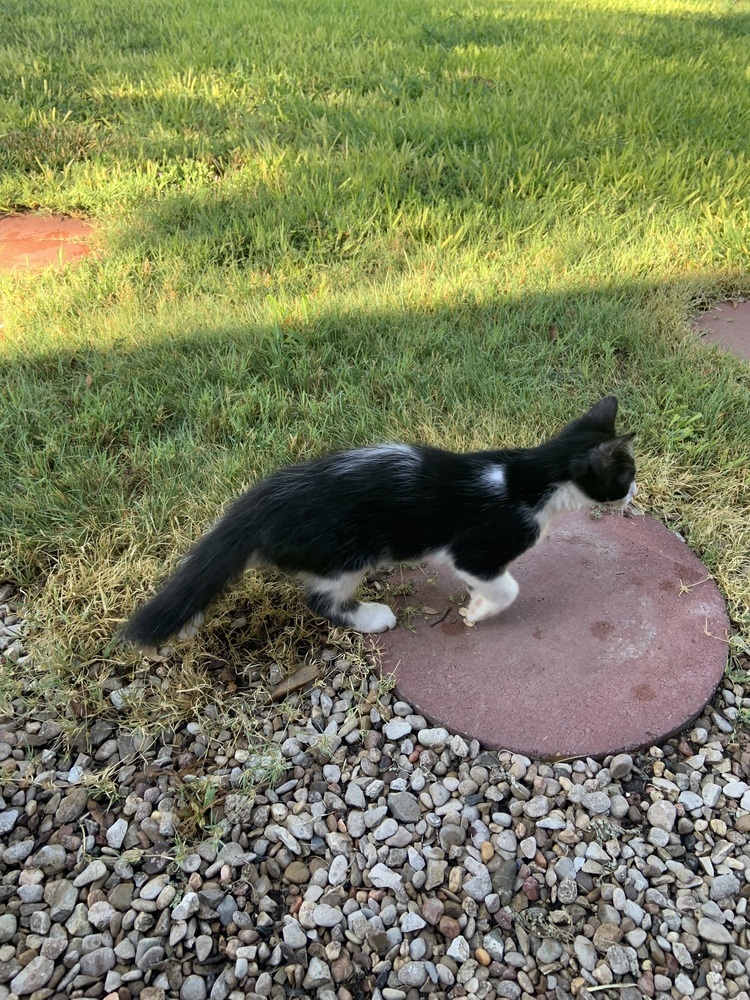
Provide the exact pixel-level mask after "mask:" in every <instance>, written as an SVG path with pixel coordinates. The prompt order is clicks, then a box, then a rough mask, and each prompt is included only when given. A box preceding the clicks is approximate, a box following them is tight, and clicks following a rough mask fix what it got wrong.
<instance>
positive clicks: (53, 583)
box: [0, 0, 750, 727]
mask: <svg viewBox="0 0 750 1000" xmlns="http://www.w3.org/2000/svg"><path fill="white" fill-rule="evenodd" d="M748 31H750V4H748V3H747V2H746V0H740V2H734V3H728V2H711V0H700V2H699V0H694V2H689V0H667V2H664V3H660V4H659V5H658V7H657V6H656V5H654V4H653V3H651V2H646V0H632V2H628V0H609V2H607V0H585V2H580V0H578V2H571V0H560V2H558V3H555V4H551V3H535V2H526V0H514V2H505V3H503V2H496V0H493V2H489V0H456V2H454V3H452V4H450V5H447V4H442V3H437V2H434V0H433V2H424V0H419V2H417V0H398V2H395V0H382V2H380V3H377V4H375V3H372V2H369V0H355V2H351V3H343V2H340V0H318V2H315V3H310V2H306V3H303V2H301V0H285V2H283V3H282V2H278V0H252V2H250V0H228V2H226V3H223V4H219V3H214V2H209V0H205V2H202V3H193V4H190V3H188V2H186V0H152V2H151V3H149V4H143V3H141V2H136V0H123V2H122V3H118V4H116V5H108V4H107V5H105V4H93V3H91V2H89V0H59V2H57V3H55V4H50V3H48V2H46V0H6V3H5V4H4V5H3V9H2V11H0V123H2V124H0V210H3V211H16V210H25V209H40V210H44V211H59V212H67V213H71V214H75V215H80V216H91V217H94V218H96V219H97V220H99V221H100V225H99V228H98V230H97V244H98V253H97V255H96V257H95V258H93V259H90V260H89V261H87V262H86V263H85V264H83V265H81V266H78V267H76V268H73V269H69V270H66V271H64V272H54V271H50V272H45V273H44V274H41V275H35V276H29V275H23V274H16V275H13V276H7V275H6V276H2V277H0V316H1V317H2V320H3V323H4V326H3V327H2V328H1V329H0V366H1V367H2V370H1V372H0V378H1V379H2V381H1V383H0V384H2V406H1V407H0V434H1V435H2V442H3V449H4V450H3V461H2V463H1V464H0V559H1V561H0V572H1V573H2V575H3V576H4V577H5V578H7V579H10V580H13V581H15V582H16V583H18V584H20V585H21V586H22V588H23V589H24V591H25V592H26V593H27V595H28V600H29V606H30V609H31V614H32V618H33V621H34V625H35V633H34V639H33V644H32V645H33V648H34V649H35V659H36V663H37V666H36V667H35V668H31V667H30V666H29V664H28V663H25V664H23V665H22V667H20V668H18V667H15V668H14V667H13V666H12V665H10V664H6V666H5V667H4V673H3V680H2V685H1V686H2V690H3V693H4V696H5V698H6V701H7V700H8V699H12V698H14V697H18V696H19V695H20V694H21V693H22V692H25V693H26V695H27V696H30V697H31V698H32V699H33V698H39V697H44V698H46V699H47V701H48V703H49V705H50V707H51V708H53V709H54V710H56V711H58V712H59V713H61V717H63V718H65V719H67V720H68V722H69V723H70V725H71V726H73V725H78V724H80V721H81V720H90V719H91V718H93V717H94V716H95V715H97V714H98V713H101V712H110V713H111V712H113V711H114V710H113V708H112V706H111V704H110V702H109V700H108V697H107V695H108V683H109V682H108V678H112V677H120V678H122V677H125V676H130V673H129V672H131V671H135V674H134V676H136V677H138V678H140V687H139V691H141V693H142V696H141V697H140V700H138V704H137V705H136V704H135V702H134V704H133V707H132V712H130V714H128V710H126V711H125V712H124V714H121V716H120V718H121V720H122V724H123V725H124V726H128V725H130V726H133V727H136V726H140V727H142V726H145V725H147V724H148V723H149V720H150V721H151V722H156V721H158V720H157V719H156V718H155V716H154V706H155V705H157V704H158V705H159V706H160V710H161V711H162V712H163V715H162V716H160V719H162V720H163V719H166V718H168V717H171V718H173V719H177V718H185V717H193V715H195V714H200V713H203V712H204V711H205V708H206V705H207V704H209V703H213V702H214V701H216V699H217V698H220V699H222V704H223V705H224V707H225V708H226V714H224V715H222V717H221V719H222V724H227V725H230V726H231V725H232V724H234V723H233V722H232V720H233V719H234V720H235V722H236V720H237V719H238V718H240V717H241V716H242V714H243V702H242V698H241V696H239V695H237V696H233V695H231V694H230V693H228V692H227V693H224V694H222V695H221V696H219V695H217V688H216V684H215V680H214V676H213V674H211V672H210V670H209V669H208V667H206V666H205V662H206V659H207V657H208V659H209V660H210V659H211V657H213V656H215V655H216V654H217V653H221V655H224V656H228V657H229V658H230V659H231V657H232V656H233V657H234V658H235V659H234V666H236V667H237V669H240V668H242V667H243V665H246V664H247V662H248V660H251V661H253V662H256V661H258V662H261V664H267V663H268V662H270V661H273V662H276V663H277V664H278V665H280V668H281V669H282V670H284V669H289V668H291V667H293V666H294V665H295V664H296V663H298V662H299V661H300V660H301V659H304V658H305V657H311V656H314V655H315V651H316V649H317V648H319V646H320V645H321V643H325V642H330V641H333V640H332V639H331V637H329V636H328V634H327V631H326V630H325V629H320V628H318V629H317V630H315V629H314V628H313V627H312V626H311V625H310V623H309V622H308V621H307V620H306V618H305V616H304V615H303V613H302V612H301V611H300V608H299V605H298V604H297V603H296V598H295V597H294V596H293V593H292V592H291V591H289V590H288V589H286V588H285V587H284V586H283V585H282V584H273V585H271V586H270V588H264V586H263V585H262V582H260V581H258V580H256V579H253V578H248V580H247V581H246V585H245V587H244V589H240V590H237V591H235V592H234V593H233V594H232V595H231V597H229V598H227V600H226V601H225V602H224V604H223V605H222V606H221V607H220V609H219V610H220V611H222V615H221V616H219V617H218V618H217V619H216V620H214V622H213V624H212V625H211V626H210V627H209V628H208V629H206V630H205V632H203V633H201V635H200V636H199V639H198V640H196V641H195V642H193V643H188V644H184V645H182V646H180V647H178V650H177V652H176V653H175V654H174V655H173V656H172V657H168V658H167V659H166V660H165V662H163V663H160V664H156V665H152V667H151V668H150V669H149V670H148V671H145V672H144V668H143V667H142V665H141V664H140V663H139V661H138V658H137V657H136V656H135V654H132V653H126V652H122V651H120V650H117V649H116V648H115V647H114V646H113V644H112V641H111V640H112V638H113V635H114V633H115V631H116V629H117V628H118V626H119V624H120V623H121V622H122V621H123V619H124V618H125V616H127V615H128V614H129V612H130V611H131V610H132V608H133V607H134V605H135V603H136V602H137V601H138V600H140V599H141V598H142V597H143V596H144V595H145V594H147V593H148V592H149V591H150V589H151V588H152V587H153V585H154V584H155V583H156V582H157V581H158V580H159V579H161V578H162V576H163V575H164V573H165V571H166V568H167V566H169V565H173V564H174V561H175V560H176V558H177V557H178V556H179V555H180V554H181V553H182V552H183V551H184V549H185V547H186V546H187V544H188V543H189V541H190V540H191V539H192V538H194V537H195V536H196V535H197V534H198V533H200V532H201V531H202V530H203V529H204V528H205V527H206V525H207V524H209V523H210V522H211V520H212V519H213V518H214V517H215V516H216V514H217V512H218V511H219V510H220V508H221V506H222V505H223V504H224V503H225V502H226V501H227V500H229V499H230V498H231V497H232V496H233V495H234V494H235V493H236V492H237V491H239V490H240V489H241V488H243V487H244V486H245V485H247V484H249V483H251V482H253V481H254V480H255V479H256V478H257V477H258V476H260V475H262V474H263V473H266V472H268V471H270V470H271V469H273V468H274V467H276V466H278V465H279V464H282V463H285V462H288V461H292V460H296V459H300V458H304V457H308V456H312V455H315V454H318V453H320V452H323V451H325V450H328V449H332V448H335V447H339V446H343V445H347V444H352V443H355V444H357V443H364V442H374V441H381V440H385V439H398V440H421V441H426V442H429V443H436V444H440V445H445V446H448V447H452V448H457V449H462V448H479V447H490V446H493V445H504V444H509V443H515V444H521V445H527V444H533V443H536V442H537V441H539V440H540V438H541V437H543V436H545V435H547V434H550V433H551V432H553V431H554V429H556V428H557V427H559V426H560V425H561V424H562V423H563V422H565V421H566V420H568V419H570V418H571V417H573V416H575V415H577V414H578V413H579V412H581V411H582V410H583V409H585V408H586V407H587V406H588V405H589V404H590V403H591V402H593V401H594V400H595V399H597V398H598V397H599V396H601V395H604V394H608V393H616V394H617V395H618V396H619V397H620V400H621V414H622V415H621V426H622V427H623V429H624V430H635V431H636V432H637V435H638V437H637V449H638V461H639V488H640V495H639V502H641V503H642V506H643V508H644V509H645V510H647V511H649V512H651V513H653V514H654V515H655V516H657V517H658V518H660V519H662V520H664V521H665V522H666V523H668V524H669V525H670V527H673V528H676V529H678V530H679V531H680V532H682V533H683V534H684V535H685V536H686V537H687V539H688V540H689V542H690V544H691V546H692V547H693V548H694V549H695V551H696V552H698V554H699V555H700V556H701V557H702V558H703V559H704V561H705V562H706V563H707V565H708V567H709V569H710V571H711V573H712V574H713V575H714V576H715V578H716V580H717V582H718V584H719V586H720V587H721V589H722V591H723V593H724V594H725V595H726V597H727V600H728V603H729V608H730V612H731V615H732V619H733V622H734V624H735V626H736V629H737V633H738V634H737V638H736V639H735V640H734V642H735V644H736V647H737V648H740V646H741V645H742V643H750V611H748V603H749V601H750V583H749V582H748V581H749V579H750V463H749V462H748V456H749V455H750V391H748V390H750V374H749V371H750V370H749V369H748V367H747V366H745V365H743V364H742V363H741V362H739V361H737V360H735V359H733V358H730V357H725V356H720V355H718V354H716V353H713V352H709V351H707V350H706V349H704V348H703V347H701V346H700V345H698V344H696V343H695V342H694V341H693V339H692V338H691V335H690V320H691V318H692V317H693V316H694V315H695V314H696V312H697V311H699V309H700V308H701V307H702V306H705V305H707V304H708V302H710V301H712V300H714V299H716V298H721V297H723V296H727V295H742V294H745V295H747V294H750V269H749V268H748V254H749V252H750V217H749V203H748V192H750V77H749V76H748V63H747V58H746V44H745V43H746V39H747V37H748ZM272 599H274V600H275V604H274V603H273V600H272ZM237 615H243V616H246V617H247V616H248V615H249V616H250V626H248V628H250V632H248V633H245V638H244V639H243V641H242V642H239V643H237V642H233V643H232V646H230V644H229V643H228V641H227V625H228V623H229V621H230V620H231V618H232V617H233V616H237ZM253 615H255V617H253ZM259 636H260V637H261V638H263V636H265V638H264V639H263V641H262V642H261V640H260V639H259ZM334 638H336V637H334ZM338 640H339V641H340V642H341V643H343V644H344V645H346V644H347V642H354V640H348V639H347V638H346V637H338ZM355 645H356V643H355ZM231 648H234V650H235V651H234V652H233V653H229V652H228V650H230V649H231ZM356 652H357V650H356V649H353V650H352V655H356ZM154 698H158V701H154V700H153V699H154ZM15 707H16V710H17V711H21V709H22V705H21V702H16V706H15ZM227 720H229V721H227ZM236 724H237V725H239V724H240V723H239V722H236Z"/></svg>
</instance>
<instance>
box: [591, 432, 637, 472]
mask: <svg viewBox="0 0 750 1000" xmlns="http://www.w3.org/2000/svg"><path fill="white" fill-rule="evenodd" d="M634 437H635V432H632V433H630V434H621V435H620V436H619V437H615V438H610V440H609V441H603V442H602V443H601V444H598V445H597V446H596V448H594V449H592V458H593V459H594V461H595V462H598V463H600V464H602V465H609V464H611V462H612V461H613V459H614V458H615V457H616V456H617V455H618V454H621V453H622V452H627V454H629V455H632V454H633V445H632V441H633V438H634Z"/></svg>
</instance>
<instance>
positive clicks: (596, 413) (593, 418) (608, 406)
mask: <svg viewBox="0 0 750 1000" xmlns="http://www.w3.org/2000/svg"><path fill="white" fill-rule="evenodd" d="M616 416H617V396H605V397H604V399H600V400H599V402H598V403H594V405H593V406H592V407H591V409H590V410H589V411H588V413H584V415H583V416H582V417H581V423H585V424H588V425H589V426H593V427H599V428H601V430H603V431H608V432H609V433H611V434H614V432H615V417H616Z"/></svg>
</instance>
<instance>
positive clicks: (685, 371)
mask: <svg viewBox="0 0 750 1000" xmlns="http://www.w3.org/2000/svg"><path fill="white" fill-rule="evenodd" d="M720 288H721V279H720V278H718V277H717V276H715V275H712V276H708V275H706V276H704V277H703V279H701V278H698V277H695V278H691V279H690V280H686V281H684V282H674V283H665V284H658V283H649V282H642V283H621V284H618V283H616V282H613V283H612V285H611V286H610V287H608V288H606V289H590V290H586V289H583V290H578V291H565V292H558V293H549V294H537V295H524V294H522V293H521V294H517V295H511V296H506V297H497V298H496V300H495V301H493V302H492V303H490V304H486V303H484V304H477V303H476V301H474V300H472V299H471V298H468V297H467V299H466V301H464V302H461V301H458V302H453V303H451V304H449V305H427V306H425V308H424V309H419V308H414V309H403V310H400V311H398V310H395V311H390V310H389V311H378V310H371V311H366V310H358V311H350V312H345V311H341V310H337V309H335V308H332V309H327V308H326V307H325V305H322V304H320V305H318V306H317V307H316V308H315V309H314V310H313V312H312V314H311V316H310V317H308V318H307V319H305V318H299V317H296V318H295V317H293V316H289V317H287V318H282V319H281V320H280V321H279V322H276V323H270V324H268V325H265V326H261V325H254V326H253V325H243V324H241V323H231V322H228V323H224V324H222V325H220V324H218V323H217V324H216V325H214V326H211V325H207V326H206V327H195V326H194V327H193V328H192V329H190V328H189V327H188V328H187V329H182V326H181V324H182V322H183V321H184V320H185V316H184V315H176V316H175V318H174V322H173V323H170V324H168V325H167V326H166V327H165V326H164V325H162V327H161V328H160V329H158V330H156V331H153V332H152V333H149V332H146V331H144V336H147V337H148V341H147V342H146V341H145V340H144V342H141V343H132V342H131V343H129V344H128V345H127V346H121V345H118V344H113V345H112V346H111V347H108V348H95V347H87V346H83V345H81V346H75V347H70V348H63V349H58V350H55V351H52V352H42V353H39V354H32V353H29V352H25V353H24V355H23V356H18V357H16V358H14V359H13V360H12V361H10V362H8V361H6V362H4V363H3V364H2V365H0V378H2V380H3V385H4V391H5V406H4V409H3V416H2V425H1V429H2V435H3V446H4V462H3V472H2V476H1V477H0V493H1V494H2V498H3V499H2V503H1V504H0V509H1V510H2V514H1V515H0V521H2V523H3V532H2V536H3V538H4V542H5V544H4V546H3V547H4V549H5V556H6V560H5V566H6V570H5V572H6V573H9V574H10V575H12V576H14V577H16V578H18V579H21V580H23V581H24V582H29V581H30V579H31V578H33V575H34V573H35V572H39V571H42V570H43V569H44V568H45V567H47V568H48V567H49V566H50V564H51V563H50V561H51V562H55V561H56V559H57V558H58V557H60V555H61V554H62V553H64V552H65V551H66V549H69V548H70V547H71V546H73V547H75V546H77V545H80V544H82V543H83V541H84V540H85V539H86V538H90V537H92V534H93V535H96V533H98V532H101V531H102V530H105V529H109V528H112V527H113V526H116V525H118V524H120V523H127V524H128V525H129V526H130V527H129V529H128V530H129V531H133V532H135V535H136V536H137V534H139V533H140V532H141V531H142V532H143V533H144V537H148V538H149V539H150V540H151V542H150V543H153V542H154V540H155V539H156V538H158V537H159V536H161V537H162V538H163V539H164V545H165V551H166V549H167V548H168V547H169V543H168V541H167V540H166V539H167V537H168V536H169V535H170V533H171V532H172V531H173V524H174V520H173V519H174V518H175V516H179V517H180V518H181V519H183V520H184V519H187V520H188V521H193V522H196V523H203V524H205V522H206V521H207V520H209V519H210V517H211V516H212V513H210V512H213V511H215V510H216V509H218V507H220V506H221V505H223V504H224V503H225V502H226V501H227V500H229V499H230V497H231V496H232V495H233V494H234V493H236V492H237V491H238V490H240V489H241V488H242V487H243V486H244V485H246V484H247V483H248V481H251V480H254V479H256V478H258V477H259V476H260V475H263V474H265V473H267V472H268V471H270V470H271V469H272V468H274V467H276V466H278V465H281V464H284V463H286V462H289V461H296V460H300V459H304V458H308V457H311V456H313V455H315V454H319V453H321V452H324V451H327V450H331V449H334V448H338V447H345V446H348V445H351V444H362V443H367V442H375V441H380V440H387V439H392V438H397V439H402V440H404V439H405V440H422V441H426V442H428V443H433V444H437V445H444V446H446V447H452V448H457V449H464V448H465V449H471V448H482V447H493V446H501V445H508V444H520V445H529V444H533V443H536V442H538V441H539V440H540V439H541V438H543V437H545V436H548V435H549V434H551V433H552V432H554V430H555V429H556V428H557V427H559V426H561V425H562V424H563V423H564V422H565V421H567V420H569V419H571V418H572V417H573V416H575V415H576V414H577V413H578V412H581V411H583V410H584V409H585V408H586V407H587V406H588V405H590V403H591V402H592V401H593V400H595V399H596V398H597V397H599V396H602V395H606V394H608V393H615V394H617V395H619V396H620V397H621V400H622V410H623V413H622V421H623V422H624V424H626V425H627V428H628V429H633V430H635V431H636V432H637V433H638V447H639V450H641V452H642V453H645V454H650V456H651V458H652V459H653V461H655V462H658V461H659V456H660V455H661V456H665V455H666V456H667V457H668V460H669V467H670V469H671V470H672V471H671V472H670V476H671V477H672V478H671V480H670V485H669V486H668V487H667V486H664V487H663V489H664V490H668V489H673V490H674V491H675V496H674V497H673V498H672V504H673V507H675V508H677V507H679V500H678V496H679V494H680V476H681V475H682V474H683V473H684V475H685V476H687V477H688V478H689V477H690V476H695V475H696V474H698V473H700V474H702V475H705V477H706V481H715V482H716V487H717V489H718V488H719V487H720V482H721V473H720V469H721V467H722V466H724V467H726V468H728V469H730V468H737V467H738V465H739V463H741V462H742V461H743V460H744V459H746V456H747V454H748V453H749V452H750V394H749V393H748V384H749V383H750V372H749V370H748V368H747V367H743V366H742V365H741V364H740V363H738V362H736V361H735V360H734V359H731V358H728V357H723V356H721V355H719V354H716V353H713V352H709V351H708V350H706V349H705V348H702V347H700V345H699V344H698V343H697V341H696V342H695V343H691V342H690V341H689V340H687V339H685V338H684V337H683V336H682V334H683V332H684V325H682V324H683V323H684V319H685V317H686V316H687V315H688V314H689V312H690V311H691V309H694V308H695V306H696V304H698V303H700V302H701V301H702V300H703V299H702V297H703V296H704V295H709V296H711V295H713V294H718V293H719V291H720ZM219 308H220V307H218V306H217V311H218V309H219ZM717 467H718V468H717ZM717 477H718V478H717ZM662 500H663V501H664V503H665V504H667V503H668V497H667V496H666V495H665V496H664V497H663V498H662ZM134 541H135V538H134ZM122 544H127V542H126V541H124V540H123V542H122ZM9 549H10V550H11V551H10V552H9Z"/></svg>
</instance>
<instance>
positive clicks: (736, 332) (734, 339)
mask: <svg viewBox="0 0 750 1000" xmlns="http://www.w3.org/2000/svg"><path fill="white" fill-rule="evenodd" d="M695 326H696V329H697V331H698V333H699V335H700V336H701V337H702V338H703V340H704V342H705V343H706V344H717V345H718V346H719V347H720V348H721V349H722V350H725V351H729V352H730V353H731V354H736V355H737V357H738V358H744V359H745V361H750V301H744V302H741V301H737V302H717V303H716V305H714V306H711V308H710V309H709V310H708V312H706V313H704V314H703V315H702V316H700V317H699V318H698V319H697V320H696V323H695Z"/></svg>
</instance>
